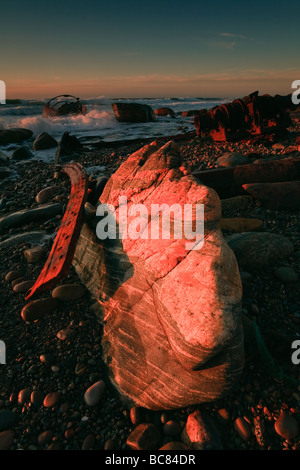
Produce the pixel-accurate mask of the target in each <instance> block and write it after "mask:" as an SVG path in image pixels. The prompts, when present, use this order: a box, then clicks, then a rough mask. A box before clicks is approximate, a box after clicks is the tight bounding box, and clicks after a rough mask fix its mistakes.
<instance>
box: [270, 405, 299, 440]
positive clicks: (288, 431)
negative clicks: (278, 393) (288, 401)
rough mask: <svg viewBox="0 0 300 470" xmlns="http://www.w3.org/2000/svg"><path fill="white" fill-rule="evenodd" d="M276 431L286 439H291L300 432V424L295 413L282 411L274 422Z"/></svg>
mask: <svg viewBox="0 0 300 470" xmlns="http://www.w3.org/2000/svg"><path fill="white" fill-rule="evenodd" d="M274 427H275V431H276V432H277V434H279V436H281V437H283V438H284V439H287V440H291V439H295V437H297V436H298V434H299V425H298V422H297V420H296V418H294V416H293V415H290V414H288V413H285V412H281V414H280V416H279V418H278V419H277V420H276V421H275V424H274Z"/></svg>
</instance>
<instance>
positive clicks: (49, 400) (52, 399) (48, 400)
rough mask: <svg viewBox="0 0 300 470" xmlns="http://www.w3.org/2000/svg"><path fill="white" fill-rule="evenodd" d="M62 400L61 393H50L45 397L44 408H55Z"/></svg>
mask: <svg viewBox="0 0 300 470" xmlns="http://www.w3.org/2000/svg"><path fill="white" fill-rule="evenodd" d="M59 399H60V393H59V392H50V393H48V395H46V396H45V399H44V402H43V404H44V406H45V407H46V408H52V407H53V406H55V405H57V403H58V402H59Z"/></svg>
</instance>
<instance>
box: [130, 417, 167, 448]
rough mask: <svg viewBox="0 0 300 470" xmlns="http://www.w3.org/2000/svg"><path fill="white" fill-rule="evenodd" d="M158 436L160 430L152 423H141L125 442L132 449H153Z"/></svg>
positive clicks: (158, 438)
mask: <svg viewBox="0 0 300 470" xmlns="http://www.w3.org/2000/svg"><path fill="white" fill-rule="evenodd" d="M160 438H161V436H160V431H159V429H158V428H157V427H156V426H154V424H151V423H149V424H148V423H142V424H139V425H138V426H137V427H136V428H135V429H134V430H133V431H132V432H131V433H130V435H129V436H128V438H127V441H126V443H127V445H128V446H129V447H130V448H131V449H133V450H155V449H157V446H158V444H159V441H160Z"/></svg>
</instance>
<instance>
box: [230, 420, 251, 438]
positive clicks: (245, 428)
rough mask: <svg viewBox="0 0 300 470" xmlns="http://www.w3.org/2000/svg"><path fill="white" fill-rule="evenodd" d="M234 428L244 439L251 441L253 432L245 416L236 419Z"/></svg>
mask: <svg viewBox="0 0 300 470" xmlns="http://www.w3.org/2000/svg"><path fill="white" fill-rule="evenodd" d="M234 429H235V430H236V432H237V433H238V435H239V436H240V437H241V438H242V439H243V440H244V441H249V439H250V437H251V435H252V432H251V428H250V426H249V423H247V421H246V420H245V418H243V417H242V416H239V417H238V418H236V420H235V421H234Z"/></svg>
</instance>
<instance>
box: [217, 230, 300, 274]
mask: <svg viewBox="0 0 300 470" xmlns="http://www.w3.org/2000/svg"><path fill="white" fill-rule="evenodd" d="M226 240H227V243H228V245H229V246H230V248H231V249H232V250H233V251H234V253H235V255H236V258H237V261H238V264H239V267H240V269H243V270H245V271H252V270H253V269H263V268H265V267H266V266H270V265H272V264H273V263H275V262H277V261H279V260H281V259H284V258H287V257H288V256H290V255H291V254H292V253H293V251H294V246H293V243H292V242H291V241H290V240H289V239H288V238H286V237H284V236H283V235H278V234H275V233H271V232H270V233H269V232H245V233H239V234H234V235H230V236H228V237H226Z"/></svg>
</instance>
